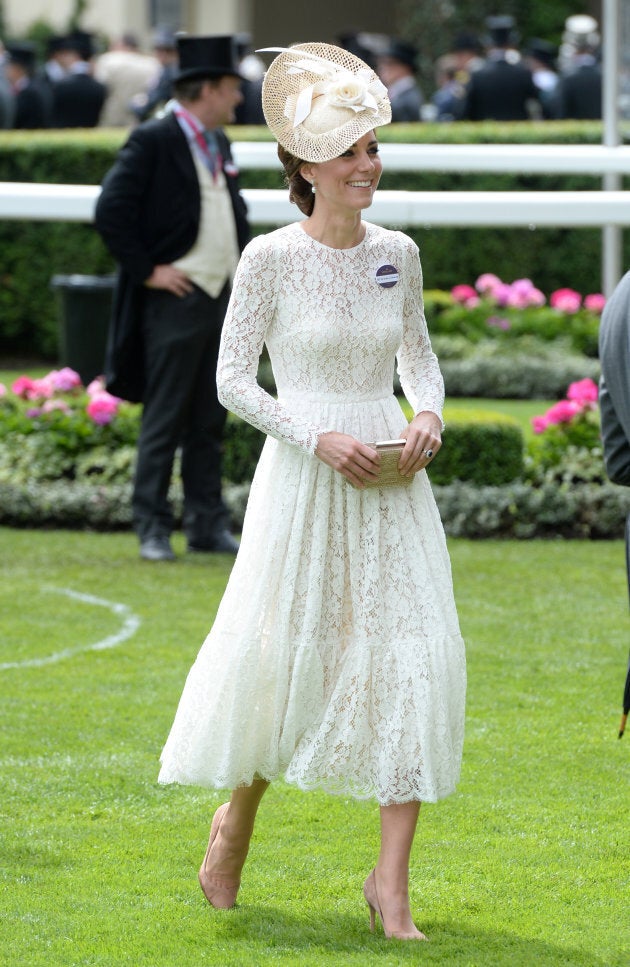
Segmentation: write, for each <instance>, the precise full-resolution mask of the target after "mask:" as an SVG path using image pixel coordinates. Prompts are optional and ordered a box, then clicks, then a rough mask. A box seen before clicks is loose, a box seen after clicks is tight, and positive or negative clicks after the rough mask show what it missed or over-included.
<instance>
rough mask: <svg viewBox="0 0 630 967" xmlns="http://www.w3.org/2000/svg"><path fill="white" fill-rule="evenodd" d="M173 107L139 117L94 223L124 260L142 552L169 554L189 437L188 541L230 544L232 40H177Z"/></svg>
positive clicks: (239, 243) (122, 299) (126, 369)
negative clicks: (226, 352)
mask: <svg viewBox="0 0 630 967" xmlns="http://www.w3.org/2000/svg"><path fill="white" fill-rule="evenodd" d="M177 44H178V50H179V70H178V73H177V74H176V77H175V82H174V94H175V101H174V103H173V107H172V111H170V112H169V113H168V114H166V115H165V116H164V117H162V118H160V119H157V120H150V121H146V122H145V123H143V124H141V125H139V126H138V127H137V128H135V130H134V131H133V132H132V134H131V135H130V137H129V140H128V141H127V143H126V144H125V145H124V146H123V148H122V149H121V151H120V153H119V155H118V159H117V160H116V162H115V164H114V166H113V168H112V169H111V170H110V171H109V173H108V174H107V175H106V177H105V180H104V182H103V188H102V192H101V195H100V198H99V200H98V203H97V208H96V227H97V229H98V231H99V232H100V233H101V235H102V236H103V238H104V240H105V242H106V244H107V246H108V247H109V249H110V251H111V252H112V253H113V254H114V256H115V257H116V258H117V260H118V262H119V263H120V272H119V277H118V282H117V287H116V291H115V295H114V309H113V318H112V327H111V330H110V339H109V347H108V353H107V359H106V368H105V376H106V381H107V386H108V388H109V390H110V391H111V392H112V393H114V394H116V395H118V396H121V397H123V398H124V399H128V400H136V401H140V400H141V401H142V402H143V404H144V410H143V417H142V428H141V433H140V440H139V447H138V462H137V470H136V477H135V483H134V494H133V514H134V526H135V529H136V532H137V534H138V537H139V539H140V554H141V556H142V557H143V558H145V559H146V560H151V561H163V560H173V559H174V557H175V555H174V553H173V550H172V547H171V544H170V534H171V532H172V529H173V514H172V510H171V506H170V504H169V501H168V490H169V484H170V480H171V475H172V470H173V461H174V457H175V453H176V450H177V449H178V447H181V474H182V482H183V489H184V512H183V514H184V516H183V525H184V531H185V533H186V536H187V539H188V549H189V550H191V551H222V552H227V553H234V552H235V551H236V549H237V546H238V545H237V544H236V541H235V540H234V538H233V537H232V535H231V534H230V531H229V522H228V514H227V511H226V508H225V506H224V504H223V501H222V498H221V446H222V436H223V428H224V424H225V417H226V413H225V410H224V409H223V407H222V406H221V405H220V404H219V401H218V398H217V388H216V368H217V357H218V350H219V342H220V337H221V327H222V324H223V318H224V315H225V310H226V308H227V302H228V298H229V293H230V285H231V280H232V276H233V273H234V270H235V268H236V264H237V262H238V258H239V253H240V250H242V248H243V247H244V245H245V244H246V242H247V241H248V224H247V218H246V210H245V205H244V202H243V200H242V197H241V195H240V193H239V189H238V178H237V171H236V168H235V166H234V162H233V160H232V156H231V153H230V145H229V142H228V139H227V138H226V136H225V134H224V133H223V131H222V130H221V125H223V124H227V123H230V122H232V121H233V118H234V110H235V108H236V105H237V104H239V103H240V99H241V96H242V95H241V92H240V87H241V77H240V74H239V69H238V58H237V48H236V44H235V40H234V37H232V36H213V37H188V36H181V37H178V39H177Z"/></svg>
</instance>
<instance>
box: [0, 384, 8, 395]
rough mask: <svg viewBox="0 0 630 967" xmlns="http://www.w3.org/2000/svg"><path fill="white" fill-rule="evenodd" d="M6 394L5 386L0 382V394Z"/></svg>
mask: <svg viewBox="0 0 630 967" xmlns="http://www.w3.org/2000/svg"><path fill="white" fill-rule="evenodd" d="M6 395H7V388H6V386H5V385H4V383H0V396H6Z"/></svg>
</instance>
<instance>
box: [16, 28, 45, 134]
mask: <svg viewBox="0 0 630 967" xmlns="http://www.w3.org/2000/svg"><path fill="white" fill-rule="evenodd" d="M6 50H7V54H6V64H5V73H6V78H7V81H8V82H9V84H10V85H11V90H12V92H13V97H14V113H13V127H14V128H22V129H32V128H47V127H50V122H51V99H50V94H49V93H48V92H47V91H46V90H45V89H44V88H43V87H42V85H41V84H40V83H39V82H38V81H37V79H36V77H35V67H36V57H35V45H34V44H31V43H28V42H26V41H25V42H24V43H15V44H8V45H7V49H6Z"/></svg>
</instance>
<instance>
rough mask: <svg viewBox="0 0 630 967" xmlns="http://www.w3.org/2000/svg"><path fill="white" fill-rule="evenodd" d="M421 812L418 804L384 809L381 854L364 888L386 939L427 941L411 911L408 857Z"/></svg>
mask: <svg viewBox="0 0 630 967" xmlns="http://www.w3.org/2000/svg"><path fill="white" fill-rule="evenodd" d="M419 811H420V803H419V802H408V803H400V804H395V805H392V806H381V850H380V853H379V857H378V862H377V864H376V867H375V869H374V872H373V874H370V876H369V877H368V879H367V881H366V885H365V896H366V900H367V901H368V903H369V904H370V906H372V907H374V908H375V910H376V912H377V913H379V914H380V917H381V921H382V924H383V930H384V931H385V934H386V936H388V937H396V938H398V939H401V940H426V937H425V935H424V934H423V933H421V932H420V931H419V930H418V929H417V927H416V925H415V924H414V922H413V919H412V917H411V911H410V909H409V857H410V854H411V847H412V845H413V838H414V835H415V832H416V824H417V822H418V813H419ZM375 901H376V902H375Z"/></svg>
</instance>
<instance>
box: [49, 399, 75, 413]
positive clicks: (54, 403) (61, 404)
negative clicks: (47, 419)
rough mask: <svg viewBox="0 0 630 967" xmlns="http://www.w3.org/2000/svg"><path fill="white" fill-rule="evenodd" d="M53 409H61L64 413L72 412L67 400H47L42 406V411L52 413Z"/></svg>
mask: <svg viewBox="0 0 630 967" xmlns="http://www.w3.org/2000/svg"><path fill="white" fill-rule="evenodd" d="M53 410H61V411H62V412H63V413H70V407H69V406H68V404H67V403H66V401H65V400H46V402H45V403H44V405H43V406H42V413H52V411H53Z"/></svg>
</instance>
